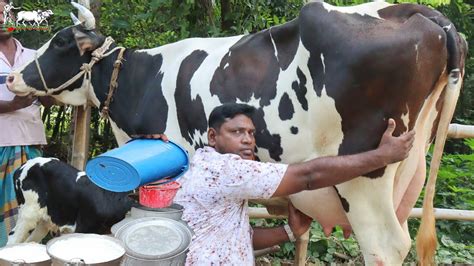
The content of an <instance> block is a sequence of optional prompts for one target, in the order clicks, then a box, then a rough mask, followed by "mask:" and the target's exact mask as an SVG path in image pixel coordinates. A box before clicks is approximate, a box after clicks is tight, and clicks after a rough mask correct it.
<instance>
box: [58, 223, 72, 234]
mask: <svg viewBox="0 0 474 266" xmlns="http://www.w3.org/2000/svg"><path fill="white" fill-rule="evenodd" d="M58 230H59V232H60V233H61V234H70V233H74V232H75V231H76V224H73V225H70V224H66V225H62V226H60V227H59V228H58Z"/></svg>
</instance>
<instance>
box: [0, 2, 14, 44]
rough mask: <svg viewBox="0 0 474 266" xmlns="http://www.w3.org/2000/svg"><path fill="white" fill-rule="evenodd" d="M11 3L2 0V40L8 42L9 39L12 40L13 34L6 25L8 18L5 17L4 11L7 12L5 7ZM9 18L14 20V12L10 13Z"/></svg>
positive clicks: (0, 20) (0, 22) (0, 18)
mask: <svg viewBox="0 0 474 266" xmlns="http://www.w3.org/2000/svg"><path fill="white" fill-rule="evenodd" d="M8 4H9V2H8V1H6V0H0V24H1V25H0V26H1V27H0V40H6V39H8V38H10V37H11V36H12V33H11V32H9V31H7V27H6V25H5V22H6V19H7V18H6V17H5V14H4V10H5V6H6V5H8ZM8 16H9V17H10V19H12V18H13V12H12V11H11V10H10V12H9V13H8Z"/></svg>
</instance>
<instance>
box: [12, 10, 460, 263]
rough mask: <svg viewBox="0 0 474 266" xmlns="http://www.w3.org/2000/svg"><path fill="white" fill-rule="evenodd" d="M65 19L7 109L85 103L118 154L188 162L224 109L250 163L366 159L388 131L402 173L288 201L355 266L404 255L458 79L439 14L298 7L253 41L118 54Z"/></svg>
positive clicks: (204, 41) (452, 39)
mask: <svg viewBox="0 0 474 266" xmlns="http://www.w3.org/2000/svg"><path fill="white" fill-rule="evenodd" d="M73 5H74V6H75V7H76V8H78V9H79V12H80V13H81V15H83V17H84V18H85V19H83V20H82V21H79V20H78V19H77V18H76V17H75V16H73V21H75V25H73V26H70V27H67V28H65V29H62V30H61V31H59V32H58V33H56V34H55V35H54V36H53V37H52V38H51V39H50V40H49V41H48V42H47V43H46V44H44V45H43V46H42V47H41V48H40V49H39V50H38V51H37V56H36V58H35V59H34V60H33V61H32V62H30V63H29V64H26V65H25V66H24V67H22V68H20V69H19V70H18V71H16V72H13V73H12V74H11V75H10V76H9V77H8V78H7V85H8V87H9V89H10V90H11V91H12V92H14V93H16V94H17V95H27V94H30V93H34V94H35V95H52V96H53V97H54V98H56V99H57V100H59V101H61V102H64V103H67V104H72V105H85V104H86V103H87V102H92V103H93V105H95V106H96V107H98V108H100V109H101V110H102V111H103V113H104V115H107V117H109V121H110V123H111V125H112V129H113V132H114V135H115V137H116V139H117V141H118V143H119V144H123V143H125V142H126V141H127V140H129V139H130V136H131V135H137V134H150V133H165V134H167V135H168V136H169V137H170V138H171V139H172V140H174V141H175V142H177V143H179V144H181V145H183V146H184V147H185V148H186V149H188V150H189V151H190V152H191V154H192V152H193V151H194V150H195V149H196V148H199V147H202V146H203V145H204V144H205V143H206V128H207V127H206V125H207V119H206V118H207V116H208V114H209V113H210V111H211V110H212V109H213V108H214V107H215V106H218V105H220V104H222V103H226V102H241V103H247V104H250V105H253V106H255V107H256V108H257V112H256V115H255V117H254V122H255V125H256V133H255V138H256V142H257V149H256V152H257V156H258V158H259V159H260V160H262V161H273V162H284V163H296V162H301V161H306V160H309V159H312V158H315V157H320V156H330V155H346V154H353V153H357V152H362V151H367V150H370V149H373V148H375V147H376V146H377V144H378V142H379V140H380V138H381V136H382V133H383V131H384V129H385V127H386V124H387V119H388V118H390V117H391V118H394V119H395V121H396V124H397V127H396V130H395V135H400V134H402V133H404V132H407V131H408V130H415V131H416V138H415V143H414V147H413V149H412V150H411V152H410V154H409V157H408V158H407V159H406V160H404V161H402V162H400V163H394V164H391V165H388V166H387V167H384V168H382V169H378V170H376V171H374V172H371V173H368V174H366V175H364V176H361V177H359V178H356V179H354V180H352V181H350V182H347V183H344V184H341V185H337V186H335V187H331V188H325V189H320V190H315V191H305V192H301V193H297V194H295V195H292V196H290V200H291V201H292V202H293V203H294V205H295V206H296V207H297V208H298V209H300V210H302V211H303V212H304V213H306V214H308V215H310V216H311V217H313V218H314V219H315V220H317V221H318V222H319V223H320V224H321V225H322V227H323V229H324V231H325V232H326V233H330V232H331V230H332V228H333V227H334V226H335V225H341V226H342V227H343V229H344V231H345V234H349V233H350V232H351V230H353V232H354V233H355V235H356V238H357V240H358V242H359V244H360V247H361V251H362V253H363V256H364V260H365V263H366V264H369V265H371V264H389V265H390V264H401V263H402V262H403V260H404V258H405V257H406V255H407V253H408V251H409V249H410V244H411V241H410V236H409V233H408V230H407V223H406V221H407V218H408V215H409V212H410V210H411V208H412V207H413V206H414V204H415V202H416V200H417V198H418V196H419V194H420V191H421V189H422V187H423V183H424V180H425V172H426V166H425V155H426V152H427V148H428V145H429V144H430V143H431V141H432V140H433V136H434V134H435V132H436V131H437V128H438V124H439V123H438V121H439V117H440V110H441V106H442V104H443V99H444V95H445V94H449V93H448V92H450V91H459V89H460V87H461V84H462V77H463V75H464V60H465V56H466V43H465V42H464V40H463V39H462V38H461V37H460V35H459V34H458V33H457V31H456V28H455V27H454V25H453V24H452V23H451V22H450V21H449V20H448V19H447V18H446V17H444V16H443V15H442V14H441V13H439V12H438V11H436V10H433V9H431V8H429V7H426V6H422V5H416V4H389V3H385V2H372V3H366V4H363V5H358V6H353V7H335V6H332V5H329V4H327V3H308V4H306V5H305V6H304V7H303V8H302V9H301V12H300V14H299V16H298V17H297V18H295V19H294V20H292V21H290V22H287V23H285V24H283V25H279V26H274V27H271V28H269V29H267V30H263V31H260V32H257V33H253V34H249V35H240V36H233V37H225V38H191V39H185V40H182V41H178V42H176V43H172V44H168V45H163V46H161V47H156V48H153V49H142V50H132V49H126V48H123V47H118V46H117V45H115V44H114V43H113V40H112V39H111V38H109V37H107V38H106V37H104V36H102V35H100V34H98V33H97V32H96V31H95V30H94V28H95V19H94V17H93V16H92V13H91V12H90V11H89V10H87V9H86V8H84V7H82V6H80V5H78V4H76V3H73ZM122 59H123V60H122ZM117 75H118V77H117ZM111 77H112V78H111ZM116 77H117V78H116ZM448 116H449V115H448ZM444 120H446V119H444ZM448 120H449V119H448ZM440 126H443V125H441V124H440ZM445 126H446V127H447V125H445Z"/></svg>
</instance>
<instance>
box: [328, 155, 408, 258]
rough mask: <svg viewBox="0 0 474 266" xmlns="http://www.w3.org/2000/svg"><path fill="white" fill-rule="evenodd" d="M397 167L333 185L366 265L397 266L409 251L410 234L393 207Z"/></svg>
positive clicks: (393, 166)
mask: <svg viewBox="0 0 474 266" xmlns="http://www.w3.org/2000/svg"><path fill="white" fill-rule="evenodd" d="M397 166H398V164H392V165H390V166H387V167H386V169H385V173H384V175H383V176H382V177H379V178H375V179H371V178H367V177H358V178H356V179H353V180H352V181H350V182H346V183H343V184H341V185H338V186H337V188H338V190H339V193H340V195H341V197H342V198H344V199H345V200H347V202H348V211H347V213H346V214H347V217H348V219H349V221H350V223H351V225H352V229H353V231H354V233H355V235H356V238H357V241H358V243H359V245H360V248H361V251H362V254H363V255H364V260H365V264H366V265H401V264H402V262H403V260H404V259H405V257H406V255H407V254H408V251H409V250H410V244H411V240H410V237H409V236H407V234H406V233H405V232H404V230H403V228H402V226H401V225H400V223H399V221H398V219H397V216H396V213H395V209H394V207H393V183H394V175H395V171H396V167H397Z"/></svg>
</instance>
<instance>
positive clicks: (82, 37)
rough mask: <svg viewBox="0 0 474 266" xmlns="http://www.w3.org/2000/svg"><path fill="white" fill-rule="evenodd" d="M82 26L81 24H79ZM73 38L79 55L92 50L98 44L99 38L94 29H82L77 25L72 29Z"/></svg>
mask: <svg viewBox="0 0 474 266" xmlns="http://www.w3.org/2000/svg"><path fill="white" fill-rule="evenodd" d="M79 27H82V26H79ZM72 32H73V33H74V39H75V40H76V44H77V48H79V53H80V54H81V56H82V55H83V54H84V53H85V52H87V51H93V50H95V49H96V48H97V47H99V44H100V38H99V36H97V34H96V33H95V32H94V31H87V32H86V31H82V30H80V29H79V28H77V27H74V28H73V29H72Z"/></svg>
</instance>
